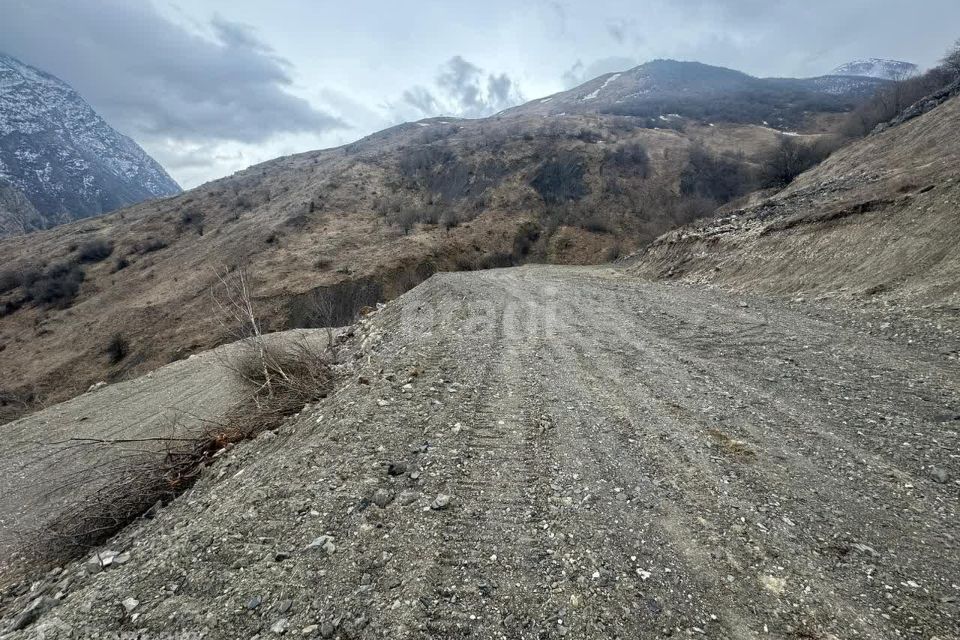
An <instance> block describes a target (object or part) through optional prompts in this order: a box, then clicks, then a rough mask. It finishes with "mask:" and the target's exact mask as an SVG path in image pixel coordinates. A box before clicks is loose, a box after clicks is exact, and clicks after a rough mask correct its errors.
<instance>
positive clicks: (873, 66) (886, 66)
mask: <svg viewBox="0 0 960 640" xmlns="http://www.w3.org/2000/svg"><path fill="white" fill-rule="evenodd" d="M918 73H920V67H918V66H917V65H915V64H913V63H912V62H903V61H902V60H884V59H882V58H870V59H868V60H854V61H852V62H848V63H846V64H842V65H840V66H839V67H837V68H836V69H834V70H833V71H831V72H830V74H829V75H831V76H860V77H864V78H879V79H881V80H902V79H903V78H908V77H910V76H913V75H916V74H918Z"/></svg>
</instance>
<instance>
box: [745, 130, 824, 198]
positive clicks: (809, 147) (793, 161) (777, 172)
mask: <svg viewBox="0 0 960 640" xmlns="http://www.w3.org/2000/svg"><path fill="white" fill-rule="evenodd" d="M836 147H837V144H836V143H834V142H833V141H820V142H816V143H804V142H800V141H798V140H796V139H795V138H792V137H790V136H781V138H780V140H779V142H778V143H777V144H776V145H775V146H774V147H773V148H772V149H771V150H770V151H769V152H768V153H767V154H766V155H765V156H763V157H761V159H760V162H761V174H762V182H763V186H765V187H784V186H786V185H788V184H790V183H791V182H793V179H794V178H796V177H797V176H798V175H800V174H801V173H803V172H804V171H807V170H808V169H811V168H813V167H815V166H816V165H818V164H820V163H821V162H823V161H824V160H825V159H826V158H827V157H828V156H829V155H830V154H831V153H833V151H834V150H835V149H836Z"/></svg>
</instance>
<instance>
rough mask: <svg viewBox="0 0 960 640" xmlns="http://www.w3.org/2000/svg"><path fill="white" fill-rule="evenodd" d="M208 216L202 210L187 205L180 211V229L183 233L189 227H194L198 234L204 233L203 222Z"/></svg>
mask: <svg viewBox="0 0 960 640" xmlns="http://www.w3.org/2000/svg"><path fill="white" fill-rule="evenodd" d="M205 218H206V216H205V215H204V213H203V212H202V211H200V210H199V209H197V208H196V207H187V208H186V209H184V210H183V211H181V212H180V223H179V224H178V231H180V232H181V233H183V232H184V231H187V230H189V229H193V230H194V231H196V232H197V235H199V236H202V235H203V229H204V227H203V222H204V219H205Z"/></svg>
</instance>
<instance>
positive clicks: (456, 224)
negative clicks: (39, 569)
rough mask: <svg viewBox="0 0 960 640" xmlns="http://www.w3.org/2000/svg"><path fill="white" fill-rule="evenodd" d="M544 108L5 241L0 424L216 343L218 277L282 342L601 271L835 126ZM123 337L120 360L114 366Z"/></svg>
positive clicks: (443, 126) (366, 143)
mask: <svg viewBox="0 0 960 640" xmlns="http://www.w3.org/2000/svg"><path fill="white" fill-rule="evenodd" d="M667 66H669V67H671V68H675V69H680V70H681V71H684V70H689V71H690V72H691V73H693V74H694V77H693V79H691V78H687V80H685V81H684V82H686V83H687V84H686V85H684V83H683V82H680V81H679V80H676V81H674V83H673V84H671V85H669V86H667V85H664V86H663V87H662V91H663V93H664V95H669V94H671V92H672V94H674V95H681V94H682V87H683V86H687V87H688V88H690V89H691V91H692V90H693V89H694V88H695V87H696V86H705V85H704V83H699V81H696V82H694V81H695V80H696V78H697V77H699V76H697V74H701V75H702V76H704V78H703V79H704V82H705V83H706V85H709V83H708V82H706V81H707V80H708V79H709V78H711V77H712V78H715V80H714V81H712V82H713V85H712V86H713V87H714V88H713V89H712V90H713V91H716V92H721V93H722V92H723V91H727V92H734V93H735V92H737V91H739V88H740V87H743V86H754V85H755V79H751V78H750V76H746V75H745V74H740V73H738V72H735V71H730V70H722V69H718V68H716V67H708V66H706V65H689V64H681V65H680V66H679V67H677V66H675V65H667ZM657 67H658V65H653V67H652V68H657ZM684 72H686V71H684ZM607 79H609V76H608V77H607ZM606 81H607V80H605V79H600V80H596V81H592V82H591V83H588V84H587V85H586V87H585V88H584V89H581V92H583V91H586V89H587V88H589V87H591V86H593V87H599V86H601V85H602V84H604V83H605V82H606ZM663 82H666V79H664V80H663ZM690 82H693V83H694V84H692V85H691V84H689V83H690ZM878 82H879V81H878ZM615 84H616V83H614V82H611V83H610V84H609V85H608V86H609V87H613V86H615ZM767 84H768V85H769V86H774V87H779V86H781V85H782V84H783V83H782V82H780V81H774V82H770V83H767ZM617 86H618V87H619V85H617ZM594 90H595V89H591V91H594ZM575 93H576V92H574V94H575ZM587 93H588V94H589V92H587ZM574 94H571V95H574ZM598 95H599V98H604V96H605V94H604V92H603V91H600V92H599V94H598ZM793 95H794V93H793V92H792V91H782V90H777V91H773V92H772V93H771V94H770V100H771V102H770V105H772V106H773V107H775V108H780V109H781V110H787V109H790V108H792V107H791V106H790V104H788V103H786V102H784V103H778V102H777V101H776V100H781V99H782V100H791V99H792V96H793ZM817 95H818V96H819V97H818V100H819V104H829V105H831V108H838V107H837V104H838V103H836V102H835V98H834V97H832V96H827V95H826V94H822V93H819V94H817ZM777 96H779V98H777ZM588 102H590V101H588ZM546 104H549V103H546ZM741 104H742V102H741ZM544 105H545V103H543V101H534V102H533V103H530V104H528V105H526V106H525V107H520V108H518V109H516V110H511V111H509V112H505V113H503V114H500V115H498V116H495V117H491V118H484V119H477V120H460V119H454V118H432V119H428V120H423V121H420V122H415V123H407V124H403V125H399V126H396V127H393V128H390V129H387V130H385V131H381V132H379V133H376V134H373V135H371V136H368V137H367V138H364V139H362V140H359V141H357V142H355V143H352V144H349V145H345V146H343V147H340V148H336V149H327V150H322V151H312V152H308V153H302V154H298V155H294V156H288V157H284V158H278V159H275V160H272V161H269V162H266V163H263V164H260V165H257V166H254V167H250V168H249V169H246V170H244V171H241V172H238V173H236V174H235V175H233V176H230V177H227V178H224V179H221V180H217V181H214V182H211V183H209V184H205V185H203V186H200V187H198V188H196V189H194V190H192V191H190V192H187V193H183V194H180V195H178V196H176V197H173V198H167V199H163V200H157V201H151V202H145V203H141V204H138V205H135V206H132V207H129V208H126V209H123V210H121V211H117V212H113V213H110V214H107V215H104V216H100V217H97V218H94V219H89V220H82V221H78V222H74V223H71V224H67V225H63V226H60V227H57V228H55V229H50V230H47V231H42V232H40V233H35V234H33V235H32V236H31V242H30V245H29V247H27V246H25V244H24V243H23V242H20V241H18V240H17V239H16V238H11V239H8V240H5V241H0V265H3V266H2V267H0V282H6V283H8V284H7V285H6V286H0V370H3V371H7V372H10V375H8V376H7V378H6V379H5V380H4V381H3V382H0V387H2V388H0V397H2V396H4V395H6V396H7V397H10V398H16V399H19V400H18V402H19V404H18V403H17V402H12V403H10V407H11V409H10V411H9V412H8V415H15V414H17V412H22V410H23V408H22V407H23V406H32V404H31V403H35V402H36V401H37V400H39V399H42V400H43V401H44V402H55V401H57V400H60V399H64V398H67V397H71V396H73V395H76V393H78V392H79V391H82V390H84V389H86V388H87V387H88V386H89V385H91V384H93V383H95V382H97V381H99V380H106V381H116V380H122V379H125V378H128V377H130V376H134V375H138V374H142V373H145V372H147V371H150V370H152V369H155V368H156V367H158V366H161V365H163V364H166V363H168V362H170V361H171V360H176V359H179V358H183V357H186V356H188V355H190V354H191V353H194V352H197V351H201V350H204V349H207V348H210V347H214V346H217V345H218V344H221V343H222V342H224V341H225V340H227V339H228V338H229V336H228V335H226V334H225V331H224V328H223V327H222V326H221V324H220V322H219V317H218V313H217V307H216V305H215V303H214V300H213V298H212V292H214V291H216V290H217V287H218V278H217V271H218V270H222V269H224V268H225V267H244V268H246V269H247V270H248V272H249V274H250V283H251V288H252V292H253V296H254V299H255V305H256V308H257V312H258V314H259V315H260V316H261V317H262V319H263V322H264V325H265V326H267V327H269V328H270V329H273V330H279V329H283V328H288V327H290V328H309V327H315V326H318V325H321V326H322V325H323V324H325V323H326V324H335V325H337V326H340V325H343V324H346V323H349V322H350V321H351V320H352V319H353V317H354V315H355V313H356V311H357V310H358V309H359V308H360V307H362V306H364V305H370V304H372V303H374V302H376V301H381V300H386V299H390V298H393V297H396V296H397V295H399V294H401V293H403V292H404V291H406V290H408V289H410V288H411V287H413V286H414V285H416V284H418V283H419V282H421V281H422V280H424V279H425V278H427V277H429V276H430V275H431V274H433V273H436V272H439V271H456V270H472V269H483V268H489V267H500V266H509V265H515V264H525V263H530V262H546V263H555V264H594V263H601V262H606V261H609V260H612V259H615V258H616V257H618V256H619V255H624V254H627V253H630V252H632V251H634V250H636V249H637V248H639V247H641V246H643V245H645V244H647V243H649V242H651V241H652V240H654V239H655V238H656V237H657V236H659V235H661V234H663V233H664V232H666V231H669V230H671V229H673V228H675V227H677V226H678V225H682V224H685V223H688V222H691V221H692V220H695V219H697V218H700V217H703V216H705V215H709V214H710V213H712V212H713V210H714V209H715V208H716V206H717V205H718V204H722V203H727V202H729V201H731V200H733V201H736V200H737V198H739V197H741V196H744V195H745V194H747V193H748V192H750V191H751V190H753V189H755V188H757V187H760V186H765V182H764V180H765V178H764V176H765V173H766V170H767V168H768V165H769V162H770V157H771V153H772V152H773V151H774V150H775V149H777V148H779V145H780V144H781V143H782V142H783V141H784V140H785V139H789V140H790V141H791V142H796V143H798V144H801V145H802V146H803V147H810V148H812V147H817V146H818V145H820V144H821V143H826V142H827V141H829V140H830V139H831V136H830V135H828V134H825V133H824V131H825V130H826V129H825V127H824V126H822V125H823V123H822V122H821V120H823V119H826V120H827V121H829V119H830V118H834V117H838V116H840V115H841V114H839V113H832V112H831V113H823V112H817V111H806V110H804V111H803V113H804V115H803V117H802V118H800V119H802V120H803V122H802V123H801V124H802V125H803V126H798V127H797V128H796V129H793V130H792V131H791V133H792V134H793V135H790V136H785V135H784V134H783V133H782V131H780V130H778V129H777V128H776V126H773V125H774V124H775V123H773V122H771V124H770V125H766V124H763V122H762V120H761V121H759V122H756V123H753V122H743V121H742V120H743V118H741V117H739V114H738V113H737V112H731V113H732V114H733V116H737V117H736V118H734V121H732V122H731V121H729V120H725V119H724V118H723V114H717V115H718V118H717V119H716V120H715V121H711V122H702V121H700V120H697V119H693V118H685V117H683V116H681V115H669V116H665V120H660V119H659V118H657V121H658V122H659V125H657V126H656V127H654V126H651V124H650V123H649V121H648V119H647V118H645V117H639V116H630V115H617V114H611V113H605V112H601V113H597V112H588V111H587V110H584V112H583V113H576V112H570V113H565V114H561V113H542V112H541V111H540V110H539V109H540V107H541V106H544ZM778 105H779V107H778ZM810 106H811V107H812V106H816V103H811V105H810ZM668 113H672V112H668ZM797 113H800V112H799V111H798V112H797ZM118 334H119V335H121V337H122V338H123V340H124V341H125V342H126V343H127V344H128V346H129V348H128V349H127V350H126V351H127V353H126V354H125V355H124V357H122V358H112V357H110V356H109V355H108V354H107V353H106V352H105V348H106V346H107V345H108V344H109V343H111V341H112V340H113V337H114V336H116V335H118ZM0 402H2V400H0ZM0 419H2V417H0Z"/></svg>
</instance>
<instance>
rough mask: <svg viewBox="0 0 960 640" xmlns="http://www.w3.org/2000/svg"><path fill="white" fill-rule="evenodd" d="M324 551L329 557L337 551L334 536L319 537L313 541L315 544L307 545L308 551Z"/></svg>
mask: <svg viewBox="0 0 960 640" xmlns="http://www.w3.org/2000/svg"><path fill="white" fill-rule="evenodd" d="M317 548H319V549H323V550H324V551H325V552H326V553H327V555H330V554H331V553H333V552H334V551H336V550H337V546H336V545H335V544H334V543H333V536H317V537H316V538H314V539H313V542H311V543H310V544H308V545H307V549H317Z"/></svg>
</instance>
